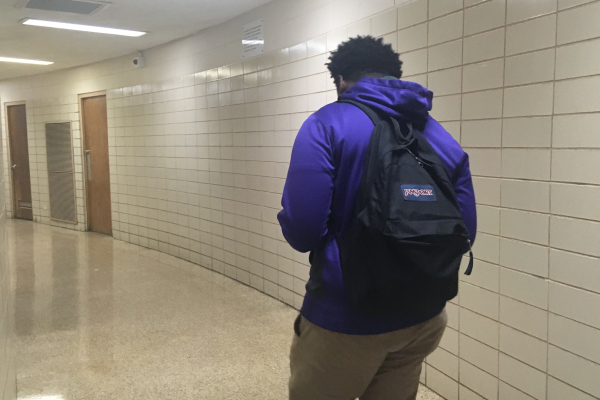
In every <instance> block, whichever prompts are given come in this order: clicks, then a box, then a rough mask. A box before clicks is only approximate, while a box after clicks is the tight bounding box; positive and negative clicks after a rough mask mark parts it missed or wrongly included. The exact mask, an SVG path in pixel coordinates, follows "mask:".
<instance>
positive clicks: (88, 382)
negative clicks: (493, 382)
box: [8, 220, 440, 400]
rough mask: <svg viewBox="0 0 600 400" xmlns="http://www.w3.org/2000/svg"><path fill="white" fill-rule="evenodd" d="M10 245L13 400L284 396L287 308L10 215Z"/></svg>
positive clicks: (131, 251)
mask: <svg viewBox="0 0 600 400" xmlns="http://www.w3.org/2000/svg"><path fill="white" fill-rule="evenodd" d="M8 238H9V239H8V240H9V248H10V254H9V256H10V261H11V265H12V267H13V269H14V270H13V287H14V290H15V291H16V295H15V302H14V304H15V331H16V336H17V338H16V359H17V374H18V389H19V399H22V400H26V399H27V400H33V399H36V400H84V399H85V400H96V399H98V400H99V399H102V400H104V399H119V400H130V399H131V400H133V399H144V400H148V399H161V400H162V399H173V400H175V399H177V400H179V399H197V400H217V399H219V400H223V399H227V400H246V399H261V400H283V399H285V398H286V397H287V389H286V385H287V379H288V374H289V367H288V352H289V346H290V343H291V339H292V332H293V331H292V322H293V320H294V318H295V316H296V311H295V310H293V309H291V308H289V307H287V306H285V305H283V304H282V303H280V302H279V301H277V300H275V299H272V298H270V297H267V296H265V295H264V294H261V293H259V292H257V291H256V290H254V289H251V288H248V287H246V286H244V285H242V284H239V283H237V282H234V281H232V280H231V279H229V278H226V277H224V276H222V275H219V274H216V273H213V272H211V271H208V270H205V269H203V268H201V267H198V266H196V265H193V264H190V263H188V262H185V261H182V260H179V259H177V258H174V257H171V256H167V255H164V254H161V253H158V252H156V251H152V250H147V249H144V248H141V247H138V246H134V245H130V244H126V243H123V242H118V241H114V240H113V239H112V238H109V237H106V236H101V235H96V234H90V233H79V232H74V231H68V230H63V229H59V228H52V227H49V226H46V225H40V224H32V223H29V222H23V221H15V220H10V221H9V223H8ZM419 399H420V400H426V399H440V398H439V397H438V396H436V395H435V394H433V393H431V392H429V391H428V390H425V389H423V391H422V394H421V396H420V397H419Z"/></svg>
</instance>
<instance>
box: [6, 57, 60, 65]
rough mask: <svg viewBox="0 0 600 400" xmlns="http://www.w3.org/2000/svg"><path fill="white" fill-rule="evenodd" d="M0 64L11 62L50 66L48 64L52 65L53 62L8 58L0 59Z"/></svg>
mask: <svg viewBox="0 0 600 400" xmlns="http://www.w3.org/2000/svg"><path fill="white" fill-rule="evenodd" d="M0 62H12V63H21V64H36V65H50V64H54V62H52V61H39V60H26V59H24V58H10V57H0Z"/></svg>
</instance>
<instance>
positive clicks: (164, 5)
mask: <svg viewBox="0 0 600 400" xmlns="http://www.w3.org/2000/svg"><path fill="white" fill-rule="evenodd" d="M270 1H272V0H112V1H110V2H111V5H109V6H108V7H106V8H104V9H102V10H100V11H99V12H96V13H94V14H92V15H78V14H71V13H63V12H53V11H39V10H31V9H26V8H16V7H15V4H16V3H17V2H18V0H0V56H1V57H12V58H27V59H35V60H44V61H54V64H53V65H50V66H38V65H26V64H12V63H4V62H0V80H3V79H9V78H14V77H18V76H25V75H33V74H39V73H43V72H49V71H53V70H58V69H63V68H70V67H75V66H78V65H85V64H90V63H93V62H97V61H101V60H106V59H110V58H114V57H119V56H122V55H126V54H131V53H134V52H135V51H138V50H144V49H148V48H150V47H154V46H157V45H160V44H164V43H167V42H170V41H172V40H174V39H178V38H181V37H185V36H188V35H190V34H192V33H195V32H198V31H200V30H202V29H206V28H208V27H210V26H214V25H217V24H220V23H221V22H224V21H227V20H229V19H231V18H234V17H236V16H238V15H241V14H243V13H245V12H247V11H249V10H251V9H253V8H256V7H259V6H261V5H263V4H266V3H269V2H270ZM28 17H29V18H39V19H48V20H53V21H61V22H71V23H78V24H86V25H99V26H106V27H111V28H121V29H131V30H138V31H145V32H148V34H147V35H144V36H141V37H138V38H133V37H125V36H113V35H103V34H97V33H85V32H75V31H66V30H62V29H52V28H42V27H36V26H26V25H23V24H21V23H20V22H19V21H21V20H22V19H24V18H28Z"/></svg>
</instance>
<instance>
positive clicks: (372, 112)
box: [336, 99, 381, 125]
mask: <svg viewBox="0 0 600 400" xmlns="http://www.w3.org/2000/svg"><path fill="white" fill-rule="evenodd" d="M336 103H347V104H352V105H353V106H355V107H358V108H359V109H361V110H362V112H364V113H365V114H367V117H369V119H370V120H371V121H372V122H373V124H374V125H377V124H378V123H380V122H381V117H380V116H379V115H378V114H377V113H376V112H375V110H373V109H372V108H371V107H369V106H366V105H364V104H363V103H360V102H358V101H355V100H350V99H340V100H338V101H337V102H336Z"/></svg>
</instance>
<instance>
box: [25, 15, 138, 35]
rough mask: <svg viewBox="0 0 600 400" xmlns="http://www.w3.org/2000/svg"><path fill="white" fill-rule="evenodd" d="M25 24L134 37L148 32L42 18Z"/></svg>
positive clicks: (27, 21) (28, 20)
mask: <svg viewBox="0 0 600 400" xmlns="http://www.w3.org/2000/svg"><path fill="white" fill-rule="evenodd" d="M23 24H24V25H34V26H44V27H47V28H58V29H69V30H72V31H84V32H94V33H106V34H109V35H121V36H132V37H138V36H142V35H145V34H146V32H139V31H128V30H126V29H114V28H104V27H102V26H91V25H79V24H68V23H66V22H55V21H45V20H41V19H26V20H25V21H23Z"/></svg>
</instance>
